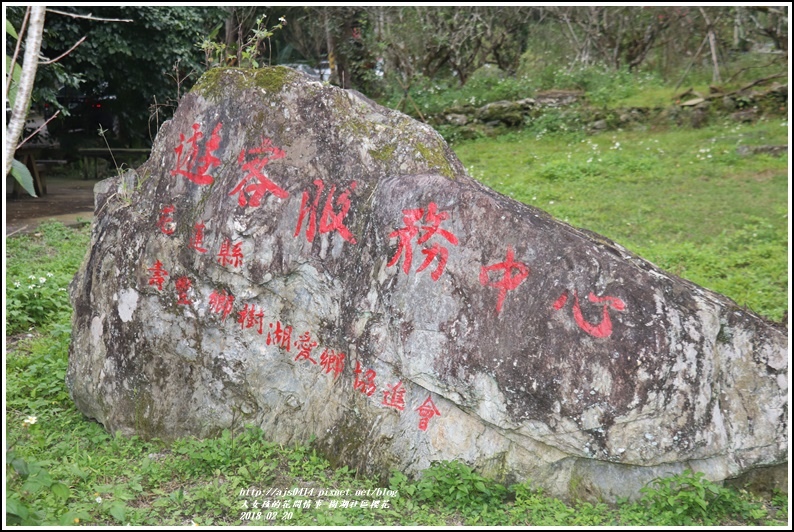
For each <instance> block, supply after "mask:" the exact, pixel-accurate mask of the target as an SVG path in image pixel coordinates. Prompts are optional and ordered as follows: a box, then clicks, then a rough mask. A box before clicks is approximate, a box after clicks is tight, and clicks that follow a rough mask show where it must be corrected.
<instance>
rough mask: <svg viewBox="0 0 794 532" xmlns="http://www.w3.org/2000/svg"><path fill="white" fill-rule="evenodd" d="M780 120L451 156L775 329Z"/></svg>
mask: <svg viewBox="0 0 794 532" xmlns="http://www.w3.org/2000/svg"><path fill="white" fill-rule="evenodd" d="M787 142H788V127H787V123H786V122H785V121H781V120H779V119H774V120H768V121H762V122H759V123H757V124H755V125H736V124H734V123H730V122H725V123H721V124H719V125H714V126H711V127H707V128H703V129H677V128H668V129H659V130H653V131H649V132H640V131H617V132H608V133H603V134H599V135H594V136H585V135H584V134H583V133H576V132H574V133H568V134H563V133H553V134H552V133H547V132H546V131H545V130H544V129H540V130H538V129H537V128H535V129H534V130H526V131H523V132H520V133H511V134H508V135H504V136H501V137H497V138H492V139H478V140H475V141H464V142H459V143H456V144H454V145H453V149H454V150H455V152H456V153H457V155H458V156H459V158H460V159H461V161H462V162H463V164H464V165H465V166H466V167H467V169H468V170H469V173H470V174H471V175H472V176H473V177H475V178H477V179H478V180H480V181H481V182H483V183H484V184H486V185H488V186H490V187H491V188H494V189H495V190H497V191H499V192H502V193H503V194H506V195H508V196H510V197H512V198H514V199H516V200H518V201H521V202H524V203H528V204H531V205H535V206H537V207H540V208H542V209H544V210H546V211H548V212H549V213H551V214H552V215H553V216H555V217H557V218H558V219H561V220H563V221H565V222H568V223H570V224H571V225H574V226H577V227H582V228H585V229H589V230H591V231H595V232H596V233H600V234H602V235H604V236H606V237H608V238H610V239H612V240H615V241H616V242H618V243H619V244H622V245H623V246H625V247H626V248H628V249H630V250H632V251H634V252H635V253H637V254H639V255H640V256H642V257H644V258H645V259H647V260H649V261H651V262H653V263H655V264H657V265H658V266H659V267H661V268H663V269H665V270H667V271H669V272H671V273H673V274H675V275H679V276H682V277H685V278H687V279H690V280H692V281H693V282H695V283H698V284H700V285H702V286H704V287H706V288H709V289H711V290H714V291H717V292H720V293H722V294H724V295H727V296H728V297H730V298H732V299H734V300H735V301H736V302H737V303H738V304H739V305H746V306H747V307H749V308H750V309H752V310H754V311H756V312H758V313H759V314H761V315H763V316H765V317H767V318H769V319H772V320H776V321H779V320H781V319H782V317H783V313H784V311H786V310H787V309H788V224H789V214H788V158H787V157H786V156H782V157H777V158H776V157H771V156H767V155H756V156H752V157H740V156H739V155H737V152H736V148H737V146H739V145H742V144H746V145H761V144H786V143H787Z"/></svg>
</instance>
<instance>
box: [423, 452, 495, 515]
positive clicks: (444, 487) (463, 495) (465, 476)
mask: <svg viewBox="0 0 794 532" xmlns="http://www.w3.org/2000/svg"><path fill="white" fill-rule="evenodd" d="M506 494H507V488H506V487H505V486H503V485H501V484H499V483H497V482H495V481H493V480H490V479H486V478H484V477H482V476H481V475H479V474H477V473H475V472H474V471H473V470H472V469H471V468H470V467H468V466H467V465H466V464H463V463H461V462H457V461H448V460H444V461H442V462H437V463H435V464H433V465H432V466H431V467H430V468H428V469H426V470H425V471H424V472H423V474H422V479H421V480H420V481H419V483H418V484H417V496H418V499H419V500H421V501H427V502H430V501H434V502H440V503H442V504H444V505H447V506H449V507H451V508H457V509H475V508H476V509H481V510H482V509H485V508H487V507H489V506H495V505H499V504H502V503H503V500H504V497H505V496H506Z"/></svg>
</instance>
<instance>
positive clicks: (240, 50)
mask: <svg viewBox="0 0 794 532" xmlns="http://www.w3.org/2000/svg"><path fill="white" fill-rule="evenodd" d="M265 18H267V15H262V16H260V17H259V18H257V19H256V26H254V27H253V28H252V29H251V35H250V36H249V37H248V39H247V40H246V41H245V42H244V43H235V45H234V46H233V47H230V46H227V44H226V43H221V42H216V41H215V40H214V39H215V35H216V34H217V31H218V29H220V26H218V27H217V28H216V29H215V30H213V31H212V32H211V33H210V35H209V36H208V37H206V38H204V39H203V40H201V41H200V42H199V43H198V44H197V45H196V46H197V47H198V48H199V49H201V50H202V51H203V52H204V61H205V64H206V66H207V68H210V67H218V66H220V67H223V66H228V65H229V64H230V63H232V62H233V63H234V64H235V65H237V66H240V67H241V68H259V67H260V66H270V64H271V61H272V57H271V56H270V55H269V56H268V57H267V58H265V57H263V55H262V54H263V50H262V47H263V43H264V41H267V42H268V43H269V42H270V38H271V37H272V36H273V35H274V34H275V32H276V31H278V30H280V29H282V28H283V27H284V25H285V24H286V23H287V21H286V19H285V18H284V17H281V18H280V19H279V22H278V24H275V25H273V26H271V27H270V29H268V28H267V26H266V25H265ZM267 50H268V52H269V53H270V51H271V47H270V46H268V47H267ZM232 60H233V61H232ZM265 60H266V61H267V63H266V64H265Z"/></svg>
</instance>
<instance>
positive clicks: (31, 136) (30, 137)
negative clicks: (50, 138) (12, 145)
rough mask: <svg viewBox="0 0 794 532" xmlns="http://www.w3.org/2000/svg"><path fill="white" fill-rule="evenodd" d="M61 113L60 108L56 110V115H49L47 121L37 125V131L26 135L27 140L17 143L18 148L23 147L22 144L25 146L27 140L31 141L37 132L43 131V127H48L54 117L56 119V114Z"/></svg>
mask: <svg viewBox="0 0 794 532" xmlns="http://www.w3.org/2000/svg"><path fill="white" fill-rule="evenodd" d="M59 114H61V111H60V109H59V110H58V111H55V114H54V115H52V116H51V117H49V118H48V119H47V121H46V122H44V123H43V124H42V125H40V126H39V127H37V128H36V131H34V132H33V133H31V134H30V135H28V136H27V137H25V140H23V141H22V142H20V143H19V144H18V145H17V149H19V148H21V147H22V146H23V145H24V144H25V143H26V142H27V141H29V140H30V139H32V138H33V137H35V136H36V134H37V133H38V132H39V131H41V130H42V129H44V128H45V127H47V124H49V123H50V122H52V121H53V119H54V118H55V117H56V116H58V115H59Z"/></svg>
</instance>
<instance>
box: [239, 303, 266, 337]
mask: <svg viewBox="0 0 794 532" xmlns="http://www.w3.org/2000/svg"><path fill="white" fill-rule="evenodd" d="M257 310H258V312H257ZM238 315H239V317H238V318H237V323H239V324H240V328H241V329H250V328H252V327H254V326H255V325H259V327H258V328H257V332H258V333H259V334H262V326H263V324H264V319H265V311H264V310H262V309H257V307H256V305H249V304H248V303H246V304H245V307H243V310H241V311H240V312H239V313H238Z"/></svg>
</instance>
